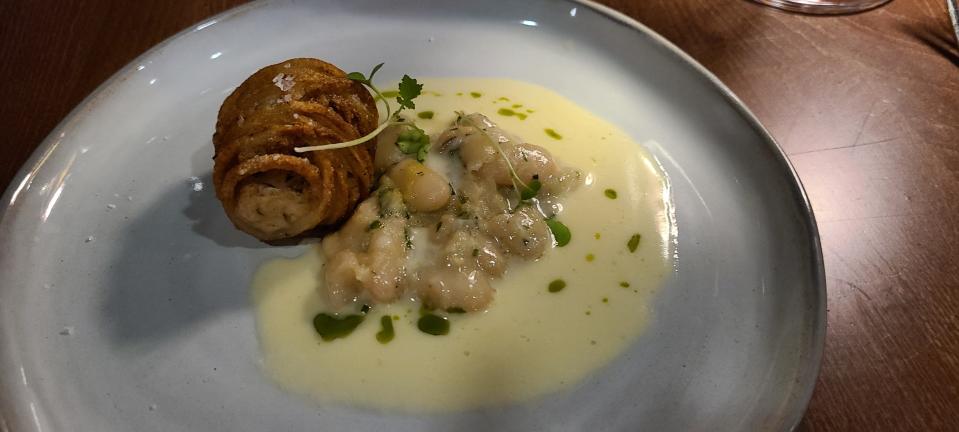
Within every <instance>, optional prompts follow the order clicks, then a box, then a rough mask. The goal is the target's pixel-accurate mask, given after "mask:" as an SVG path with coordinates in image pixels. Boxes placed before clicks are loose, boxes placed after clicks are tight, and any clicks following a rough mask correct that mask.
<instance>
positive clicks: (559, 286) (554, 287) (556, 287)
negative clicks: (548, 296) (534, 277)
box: [546, 279, 566, 293]
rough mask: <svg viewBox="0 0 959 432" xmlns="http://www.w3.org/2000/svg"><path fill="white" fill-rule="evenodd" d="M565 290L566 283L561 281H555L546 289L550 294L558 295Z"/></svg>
mask: <svg viewBox="0 0 959 432" xmlns="http://www.w3.org/2000/svg"><path fill="white" fill-rule="evenodd" d="M563 288H566V281H564V280H562V279H556V280H554V281H552V282H550V283H549V286H548V287H547V288H546V289H547V290H548V291H549V292H551V293H558V292H560V291H562V290H563Z"/></svg>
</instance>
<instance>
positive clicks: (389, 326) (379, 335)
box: [376, 315, 396, 344]
mask: <svg viewBox="0 0 959 432" xmlns="http://www.w3.org/2000/svg"><path fill="white" fill-rule="evenodd" d="M380 327H381V329H380V331H378V332H376V340H377V341H379V342H380V343H381V344H388V343H390V341H391V340H393V338H394V337H395V336H396V332H395V331H394V330H393V320H392V319H391V318H390V316H389V315H383V317H381V318H380Z"/></svg>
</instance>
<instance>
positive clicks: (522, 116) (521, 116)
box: [496, 108, 526, 120]
mask: <svg viewBox="0 0 959 432" xmlns="http://www.w3.org/2000/svg"><path fill="white" fill-rule="evenodd" d="M496 113H497V114H499V115H501V116H506V117H513V116H516V118H518V119H520V120H526V114H523V113H521V112H516V111H513V110H511V109H509V108H500V109H499V110H497V111H496Z"/></svg>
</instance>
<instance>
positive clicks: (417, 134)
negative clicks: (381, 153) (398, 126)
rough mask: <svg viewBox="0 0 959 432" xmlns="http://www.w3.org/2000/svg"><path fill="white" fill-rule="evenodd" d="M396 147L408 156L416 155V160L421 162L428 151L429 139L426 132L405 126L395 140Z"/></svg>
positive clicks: (412, 126) (413, 126)
mask: <svg viewBox="0 0 959 432" xmlns="http://www.w3.org/2000/svg"><path fill="white" fill-rule="evenodd" d="M396 147H399V149H400V151H401V152H403V153H404V154H408V155H416V160H418V161H420V162H423V161H425V160H426V155H427V153H429V151H430V137H429V135H427V134H426V131H424V130H423V129H420V128H418V127H416V126H415V125H407V127H406V129H405V130H404V131H403V132H400V135H399V137H397V139H396Z"/></svg>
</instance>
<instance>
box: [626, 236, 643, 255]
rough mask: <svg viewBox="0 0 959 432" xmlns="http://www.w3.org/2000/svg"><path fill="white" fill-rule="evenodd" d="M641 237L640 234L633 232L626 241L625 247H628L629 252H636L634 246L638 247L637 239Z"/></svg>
mask: <svg viewBox="0 0 959 432" xmlns="http://www.w3.org/2000/svg"><path fill="white" fill-rule="evenodd" d="M641 238H642V236H641V235H639V234H633V236H632V237H630V238H629V241H628V242H626V247H627V248H628V249H629V252H630V253H633V252H636V248H638V247H639V239H641Z"/></svg>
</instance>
